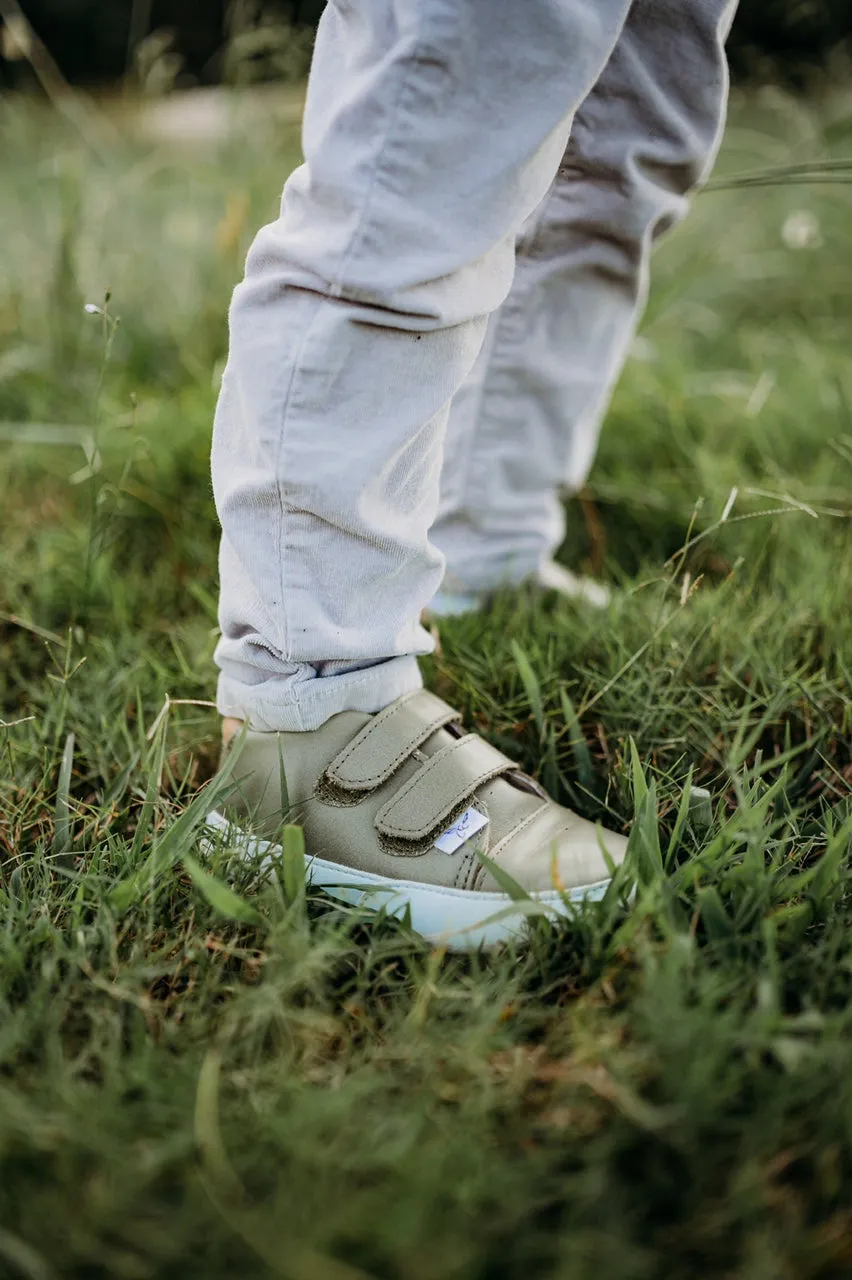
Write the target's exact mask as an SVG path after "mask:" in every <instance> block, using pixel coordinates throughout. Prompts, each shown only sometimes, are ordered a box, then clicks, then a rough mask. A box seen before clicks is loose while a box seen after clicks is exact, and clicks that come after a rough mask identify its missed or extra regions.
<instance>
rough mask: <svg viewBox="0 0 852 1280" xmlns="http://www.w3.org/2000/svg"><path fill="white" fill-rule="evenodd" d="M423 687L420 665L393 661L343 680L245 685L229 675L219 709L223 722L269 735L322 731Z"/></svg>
mask: <svg viewBox="0 0 852 1280" xmlns="http://www.w3.org/2000/svg"><path fill="white" fill-rule="evenodd" d="M422 687H423V677H422V676H421V674H420V667H419V666H418V664H417V659H416V658H414V657H411V656H405V657H401V658H389V659H388V661H387V662H381V663H378V664H377V665H376V666H372V667H366V668H364V669H363V670H360V671H348V672H346V673H345V674H342V675H334V676H314V677H312V678H311V679H307V680H299V679H297V678H293V677H292V676H283V677H281V678H278V679H276V678H275V677H273V678H272V679H270V680H264V681H263V682H262V683H260V684H255V685H249V684H243V683H241V682H240V681H238V680H234V679H232V678H231V677H230V676H229V675H228V674H227V672H224V671H223V672H221V673H220V675H219V687H218V691H217V697H216V706H217V707H218V709H219V712H220V714H221V715H223V716H234V717H235V718H236V719H238V720H248V721H249V723H250V724H251V727H252V728H253V729H257V730H260V731H261V732H267V733H293V732H300V731H301V732H307V731H308V730H311V729H318V728H319V727H320V725H322V724H324V723H325V722H326V720H329V719H330V718H331V717H332V716H335V715H337V714H338V712H340V711H363V712H368V713H373V712H376V711H381V710H382V708H383V707H386V706H387V705H388V703H389V702H393V701H394V700H395V699H396V698H401V697H402V696H403V694H406V693H412V692H413V691H414V690H415V689H420V688H422Z"/></svg>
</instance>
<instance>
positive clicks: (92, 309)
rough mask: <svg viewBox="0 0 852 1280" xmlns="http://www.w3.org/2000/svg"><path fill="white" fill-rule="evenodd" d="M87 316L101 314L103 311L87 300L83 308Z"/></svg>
mask: <svg viewBox="0 0 852 1280" xmlns="http://www.w3.org/2000/svg"><path fill="white" fill-rule="evenodd" d="M83 310H84V311H85V313H86V315H87V316H102V315H103V311H102V310H101V308H100V307H98V306H96V305H95V303H94V302H87V303H86V305H85V307H84V308H83Z"/></svg>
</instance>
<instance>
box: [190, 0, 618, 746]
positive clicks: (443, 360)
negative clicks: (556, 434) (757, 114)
mask: <svg viewBox="0 0 852 1280" xmlns="http://www.w3.org/2000/svg"><path fill="white" fill-rule="evenodd" d="M628 9H629V0H523V3H522V4H519V3H516V0H332V3H330V4H329V6H328V8H327V9H326V11H325V14H324V16H323V19H322V22H321V24H320V29H319V33H318V38H317V46H316V52H315V56H314V63H313V68H312V71H311V79H310V84H309V88H308V97H307V105H306V112H305V121H304V139H303V145H304V152H305V163H304V165H303V166H302V167H301V168H299V169H298V170H296V172H295V173H294V174H293V175H292V176H291V177H290V179H289V180H288V182H287V184H286V186H285V189H284V195H283V198H282V205H281V216H280V218H279V219H278V220H277V221H276V222H274V223H273V224H271V225H270V226H268V227H266V228H265V229H264V230H263V231H261V232H260V234H259V235H258V237H257V239H256V241H255V243H254V245H253V246H252V248H251V251H250V253H249V257H248V263H247V267H246V276H245V280H244V281H243V283H242V284H241V285H240V286H239V287H238V288H237V290H236V292H235V295H234V300H233V304H232V307H231V311H230V353H229V359H228V365H227V369H226V371H225V376H224V380H223V385H222V390H221V395H220V400H219V405H218V408H217V413H216V422H215V429H214V442H213V487H214V494H215V498H216V505H217V510H218V513H219V517H220V520H221V523H222V531H223V536H222V545H221V556H220V573H221V599H220V624H221V632H222V635H221V640H220V643H219V645H218V647H217V651H216V661H217V662H218V664H219V667H220V669H221V674H220V680H219V695H218V705H219V709H220V710H221V711H222V712H223V714H227V715H234V716H240V717H248V718H250V719H251V721H252V722H253V723H254V724H255V725H256V727H258V728H261V729H264V728H265V729H283V730H287V729H310V728H313V727H316V726H317V725H319V724H321V723H322V722H323V721H324V720H325V719H326V718H327V717H328V716H330V715H332V714H334V713H335V712H338V711H342V710H345V709H347V708H350V709H356V710H362V711H374V710H376V709H378V708H379V707H381V706H383V705H385V704H386V703H387V702H388V701H390V700H391V699H393V698H394V697H396V696H398V695H399V694H401V693H403V692H406V691H407V690H409V689H411V688H415V687H417V685H418V684H419V680H420V676H419V672H418V669H417V663H416V659H415V656H414V655H416V654H418V653H423V652H426V651H428V649H429V648H430V643H431V642H430V639H429V637H428V635H427V634H426V632H425V631H423V629H422V628H421V627H420V626H419V624H418V614H419V611H420V609H421V607H422V606H423V605H424V604H425V603H426V602H427V601H428V600H429V598H430V596H431V595H432V593H433V592H434V590H435V588H436V586H437V585H438V582H439V581H440V579H441V576H442V572H443V560H442V557H441V555H440V554H439V553H438V552H437V551H436V550H435V548H434V547H433V546H431V545H430V543H429V540H428V530H429V527H430V526H431V525H432V523H433V521H434V518H435V514H436V511H437V506H438V484H439V477H440V470H441V462H442V457H443V442H444V433H445V427H446V417H447V410H448V405H449V402H450V399H451V397H452V396H453V394H454V393H455V391H456V390H457V389H458V388H459V386H460V385H461V383H462V382H463V380H464V378H465V377H466V375H467V374H468V372H469V371H470V369H471V367H472V365H473V363H474V360H475V358H476V355H477V353H478V351H479V348H480V345H481V343H482V338H483V335H484V332H485V326H486V322H487V317H488V315H489V313H490V312H492V311H493V310H494V309H495V308H496V307H498V306H499V305H500V303H501V302H502V301H503V299H504V298H505V297H506V294H507V292H508V290H509V286H510V284H511V280H512V274H513V269H514V248H515V239H516V236H517V233H518V231H519V229H520V227H521V226H522V224H523V222H524V220H525V219H526V218H527V217H528V216H529V214H530V213H531V212H532V211H533V210H534V209H535V208H536V206H537V205H538V204H540V202H541V201H542V199H543V198H544V195H545V193H546V192H547V189H548V187H549V186H550V183H551V181H552V180H553V175H554V173H555V172H556V170H557V168H558V165H559V162H560V158H561V157H562V155H563V154H564V150H565V147H566V145H567V141H568V135H569V132H570V125H571V119H572V114H573V112H574V110H575V109H576V107H577V105H578V104H579V103H580V102H581V101H582V100H583V99H584V98H585V97H586V95H587V94H588V92H589V90H590V89H591V87H592V85H593V84H594V82H595V81H596V80H597V78H598V76H599V75H600V72H601V69H602V67H603V66H604V65H605V63H606V61H607V59H608V57H609V55H610V53H611V51H612V49H613V47H614V44H615V41H616V39H617V38H618V35H619V32H620V30H621V28H622V26H623V23H624V20H625V17H626V14H627V11H628Z"/></svg>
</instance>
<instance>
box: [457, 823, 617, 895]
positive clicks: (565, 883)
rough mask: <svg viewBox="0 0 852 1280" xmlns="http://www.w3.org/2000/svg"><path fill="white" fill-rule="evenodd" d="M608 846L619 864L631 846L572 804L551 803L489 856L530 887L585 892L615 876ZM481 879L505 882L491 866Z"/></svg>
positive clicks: (482, 883)
mask: <svg viewBox="0 0 852 1280" xmlns="http://www.w3.org/2000/svg"><path fill="white" fill-rule="evenodd" d="M604 849H605V850H606V853H607V855H608V856H609V858H610V860H611V862H612V863H613V864H615V865H616V866H618V865H619V864H620V863H621V862H622V861H623V860H624V855H625V853H626V852H627V840H626V838H625V837H624V836H621V835H618V834H617V833H616V832H615V831H608V830H605V829H604V828H602V827H599V826H597V825H596V824H595V823H593V822H589V821H588V820H587V819H585V818H581V817H579V816H578V815H577V814H575V813H572V812H571V811H570V810H569V809H563V808H562V807H561V806H560V805H556V804H553V803H547V804H544V805H542V807H541V808H540V809H539V810H538V811H537V812H536V813H535V814H534V815H533V816H532V818H531V819H527V821H525V822H524V823H522V824H520V825H519V826H518V827H517V828H516V829H515V830H514V831H512V832H511V833H510V834H509V835H508V836H507V837H506V838H505V839H503V840H501V841H500V843H499V844H498V845H496V846H495V847H494V849H493V850H492V851H491V853H490V855H489V856H490V857H491V858H492V859H493V861H494V862H496V863H497V864H498V866H499V867H500V868H501V870H503V871H505V872H506V873H507V874H508V875H510V876H511V877H512V879H513V880H515V881H516V882H517V883H518V884H519V885H520V886H521V887H522V888H523V889H525V890H526V891H527V892H528V893H544V892H553V891H554V890H557V891H559V892H567V893H569V894H572V895H576V896H582V894H583V892H584V891H585V890H588V889H589V888H591V887H592V886H594V885H599V884H601V882H604V881H607V880H609V878H610V875H611V872H610V867H609V866H608V864H607V859H606V857H605V856H604V853H603V850H604ZM477 880H478V882H477V884H476V888H478V889H484V890H492V891H493V890H495V889H499V888H500V886H499V885H498V884H497V882H496V880H495V878H494V876H493V875H492V874H491V872H490V871H489V870H487V868H483V870H482V872H481V873H480V875H479V876H478V878H477Z"/></svg>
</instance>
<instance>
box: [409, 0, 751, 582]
mask: <svg viewBox="0 0 852 1280" xmlns="http://www.w3.org/2000/svg"><path fill="white" fill-rule="evenodd" d="M734 8H735V4H734V3H733V2H732V0H634V3H633V5H632V7H631V10H630V15H629V17H628V19H627V22H626V24H625V27H624V30H623V32H622V34H621V36H620V38H619V40H618V43H617V45H616V47H615V49H614V51H613V54H612V57H611V58H610V60H609V62H608V64H607V66H606V68H605V70H604V72H603V74H602V76H601V78H600V80H599V81H598V83H597V84H596V85H595V87H594V89H593V90H592V91H591V93H590V94H589V97H588V98H587V99H586V101H585V102H584V103H583V104H582V106H581V107H580V109H579V111H578V112H577V115H576V118H575V122H574V127H573V129H572V133H571V139H570V142H569V145H568V149H567V151H566V154H565V157H564V159H563V162H562V164H561V166H560V168H559V172H558V175H557V176H556V178H555V180H554V182H553V185H552V187H551V189H550V191H549V193H548V195H547V197H546V198H545V200H544V202H543V204H542V205H541V206H540V207H539V209H537V210H536V211H535V213H534V214H533V215H532V217H531V218H530V219H529V220H528V222H527V223H526V225H525V226H524V228H523V229H522V232H521V234H520V236H519V240H518V253H517V267H516V272H515V279H514V284H513V286H512V290H511V292H510V294H509V297H508V298H507V300H506V302H505V303H504V305H503V307H502V308H501V309H500V311H499V312H497V313H496V314H495V315H493V316H492V318H491V321H490V324H489V327H488V332H487V336H486V340H485V343H484V345H483V348H482V351H481V353H480V356H479V359H478V360H477V363H476V365H475V366H474V369H473V370H472V372H471V374H470V376H469V378H468V379H467V381H466V382H465V384H464V386H463V387H462V389H461V391H460V392H459V394H458V395H457V396H456V398H455V400H454V402H453V406H452V409H451V412H450V420H449V427H448V435H447V441H446V450H445V464H444V472H443V476H442V480H441V502H440V508H439V516H438V520H437V522H436V525H435V526H434V528H433V530H432V535H431V536H432V540H433V541H434V543H435V544H436V546H437V547H438V548H439V549H440V550H441V551H443V552H444V555H445V557H446V560H447V580H446V586H447V588H448V589H450V590H452V589H456V590H473V591H480V590H484V589H488V588H491V587H494V586H496V585H498V584H499V583H500V582H506V581H520V580H521V579H523V578H524V577H527V576H528V575H529V574H531V573H533V572H534V570H535V569H536V568H537V566H538V565H540V564H541V563H542V562H544V561H546V560H548V559H550V558H551V557H552V555H553V553H554V551H555V550H556V548H557V547H558V546H559V544H560V542H561V541H562V538H563V535H564V514H563V508H562V502H561V500H560V494H559V490H560V488H561V487H563V486H568V487H569V488H572V489H575V488H578V487H579V486H580V485H582V483H583V481H584V480H585V478H586V475H587V474H588V471H589V468H590V466H591V463H592V461H593V458H594V454H595V449H596V446H597V440H598V432H599V427H600V422H601V418H602V416H603V413H604V411H605V409H606V407H607V404H608V402H609V397H610V393H611V390H612V387H613V384H614V382H615V380H616V378H617V377H618V375H619V373H620V372H621V368H622V366H623V363H624V360H625V358H626V354H627V351H628V348H629V345H630V341H631V339H632V336H633V333H634V330H635V326H636V322H637V319H638V317H639V315H640V314H641V311H642V308H643V305H644V301H645V295H646V290H647V281H648V261H649V257H650V253H651V249H652V246H653V243H654V241H655V240H656V239H657V238H658V237H659V236H660V234H661V233H662V232H663V231H665V230H666V229H667V228H668V227H671V226H672V225H673V224H674V223H676V222H677V221H678V220H679V219H680V218H681V217H682V216H683V214H684V213H685V211H686V208H687V195H688V193H689V191H690V190H691V189H692V188H693V187H694V186H695V185H696V184H697V183H699V182H700V181H701V180H702V179H703V177H705V176H706V174H707V173H708V172H709V169H710V167H711V166H712V163H713V160H714V159H715V155H716V151H717V149H718V144H719V140H720V137H721V132H722V127H723V122H724V114H725V106H726V100H727V84H728V80H727V67H726V62H725V54H724V41H725V38H726V36H727V32H728V28H729V26H730V23H731V20H732V17H733V12H734Z"/></svg>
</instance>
